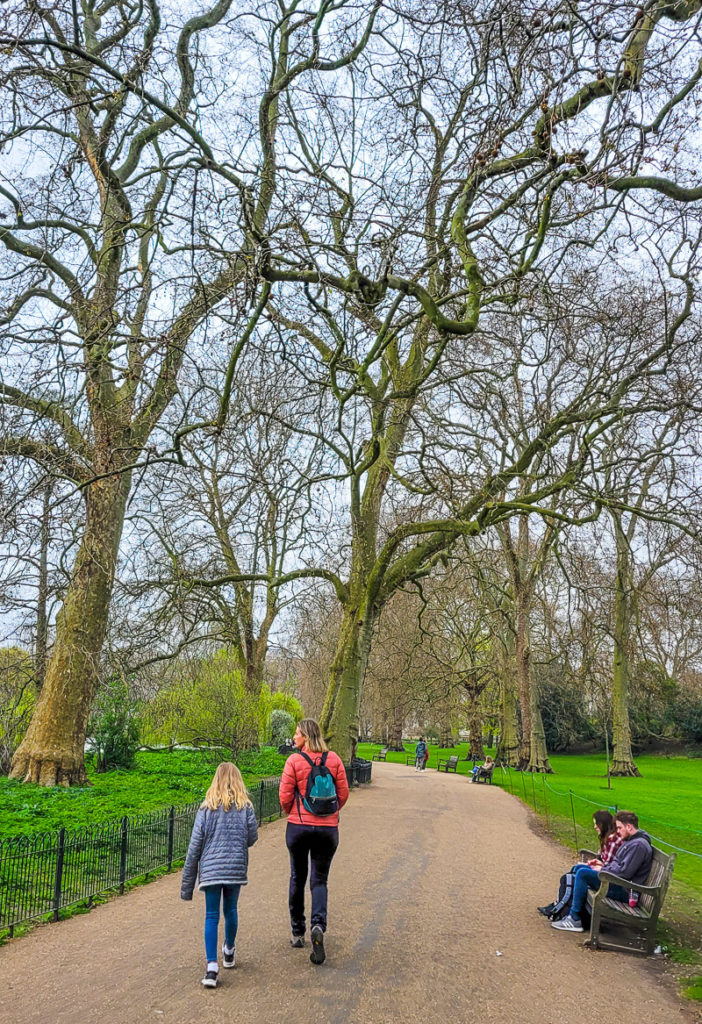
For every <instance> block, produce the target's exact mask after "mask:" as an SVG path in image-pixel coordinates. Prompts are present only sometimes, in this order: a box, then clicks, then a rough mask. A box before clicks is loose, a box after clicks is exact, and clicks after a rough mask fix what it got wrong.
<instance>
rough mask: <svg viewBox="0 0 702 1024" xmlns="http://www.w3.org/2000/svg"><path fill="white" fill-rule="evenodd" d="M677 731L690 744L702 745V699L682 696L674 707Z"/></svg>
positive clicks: (673, 714)
mask: <svg viewBox="0 0 702 1024" xmlns="http://www.w3.org/2000/svg"><path fill="white" fill-rule="evenodd" d="M671 711H672V718H673V722H674V724H675V730H676V732H677V733H678V734H679V736H680V738H681V739H683V740H686V741H687V742H688V743H702V699H700V698H699V697H694V696H691V695H689V694H685V695H680V696H679V697H678V698H677V699H676V700H675V702H674V703H673V706H672V709H671Z"/></svg>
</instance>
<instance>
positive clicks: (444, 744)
mask: <svg viewBox="0 0 702 1024" xmlns="http://www.w3.org/2000/svg"><path fill="white" fill-rule="evenodd" d="M439 729H440V734H439V746H440V747H441V748H442V750H452V749H453V732H452V731H451V723H450V722H446V721H442V722H441V724H440V726H439Z"/></svg>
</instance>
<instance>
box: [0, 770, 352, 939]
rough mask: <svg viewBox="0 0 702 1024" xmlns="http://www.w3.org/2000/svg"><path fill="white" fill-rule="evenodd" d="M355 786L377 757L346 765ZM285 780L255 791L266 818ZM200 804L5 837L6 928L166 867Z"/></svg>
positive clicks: (2, 921)
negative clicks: (103, 822) (369, 760)
mask: <svg viewBox="0 0 702 1024" xmlns="http://www.w3.org/2000/svg"><path fill="white" fill-rule="evenodd" d="M346 776H347V778H348V780H349V784H352V783H354V782H355V783H365V782H370V777H371V776H370V762H367V761H366V762H361V761H360V760H357V761H354V762H353V763H352V764H351V765H347V766H346ZM279 783H280V780H279V779H264V780H262V781H261V782H260V783H259V784H258V785H257V786H254V787H252V788H251V789H249V796H250V798H251V802H252V804H253V807H254V810H255V812H256V818H257V819H258V821H259V823H260V822H262V821H265V820H269V819H272V818H277V817H280V815H281V813H282V812H281V809H280V803H279V801H278V787H279ZM199 806H200V801H198V802H197V803H193V804H188V805H187V806H185V807H171V808H170V809H169V810H163V811H155V812H153V813H152V814H143V815H139V816H135V817H132V818H122V819H121V820H119V821H110V822H106V823H105V824H103V825H94V826H91V827H84V828H77V829H67V828H62V829H60V830H59V831H58V832H41V833H38V834H37V835H33V836H13V837H12V838H11V839H3V840H0V930H5V929H9V931H10V935H12V934H13V931H14V928H15V926H16V925H18V924H24V923H25V922H26V921H32V920H35V919H37V918H42V917H47V916H49V915H51V914H53V917H54V920H58V916H59V911H60V910H62V909H63V908H64V907H69V906H71V905H72V904H74V903H79V902H81V901H83V900H85V901H87V902H88V903H90V902H91V901H92V900H93V899H94V897H95V896H98V895H100V894H101V893H104V892H108V891H110V890H116V889H119V891H120V892H124V887H125V884H126V883H127V882H130V881H132V880H133V879H135V878H140V877H143V876H145V875H148V874H150V873H152V872H155V871H158V870H161V869H163V868H165V869H167V870H169V871H170V869H171V868H172V866H173V863H174V861H179V860H183V859H184V858H185V854H186V853H187V849H188V843H189V841H190V833H191V832H192V827H193V822H194V821H195V814H196V813H197V809H198V807H199Z"/></svg>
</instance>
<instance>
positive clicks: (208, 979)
mask: <svg viewBox="0 0 702 1024" xmlns="http://www.w3.org/2000/svg"><path fill="white" fill-rule="evenodd" d="M202 984H203V985H204V986H205V988H217V971H206V972H205V977H204V978H203V979H202Z"/></svg>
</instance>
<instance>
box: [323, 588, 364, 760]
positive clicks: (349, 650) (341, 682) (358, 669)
mask: <svg viewBox="0 0 702 1024" xmlns="http://www.w3.org/2000/svg"><path fill="white" fill-rule="evenodd" d="M372 631H373V620H372V616H371V615H370V614H369V613H365V612H364V610H363V608H361V607H359V605H358V604H357V603H355V602H352V603H351V604H350V605H347V606H346V607H345V608H344V616H343V619H342V622H341V629H340V631H339V640H338V643H337V648H336V653H335V655H334V660H333V661H332V663H331V667H330V669H329V686H328V688H327V695H326V697H325V699H324V707H323V708H322V714H321V718H320V726H321V728H322V732H323V734H324V736H325V738H326V740H327V743H328V744H329V746H330V747H331V748H332V750H335V751H336V753H337V754H338V755H339V757H340V758H341V760H342V761H343V762H344V764H348V763H349V761H350V760H351V758H352V757H353V756H354V754H355V753H356V745H357V743H358V724H359V711H360V707H361V692H362V689H363V680H364V678H365V674H366V665H367V664H368V655H369V653H370V648H371V637H372Z"/></svg>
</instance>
